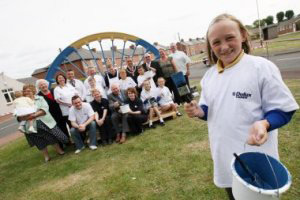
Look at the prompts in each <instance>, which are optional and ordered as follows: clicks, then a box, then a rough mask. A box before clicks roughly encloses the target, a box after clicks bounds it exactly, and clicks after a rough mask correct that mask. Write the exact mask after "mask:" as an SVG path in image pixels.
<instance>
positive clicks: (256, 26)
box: [253, 19, 265, 28]
mask: <svg viewBox="0 0 300 200" xmlns="http://www.w3.org/2000/svg"><path fill="white" fill-rule="evenodd" d="M264 25H265V20H260V26H264ZM253 26H254V28H258V27H259V21H258V19H257V20H255V21H254V22H253Z"/></svg>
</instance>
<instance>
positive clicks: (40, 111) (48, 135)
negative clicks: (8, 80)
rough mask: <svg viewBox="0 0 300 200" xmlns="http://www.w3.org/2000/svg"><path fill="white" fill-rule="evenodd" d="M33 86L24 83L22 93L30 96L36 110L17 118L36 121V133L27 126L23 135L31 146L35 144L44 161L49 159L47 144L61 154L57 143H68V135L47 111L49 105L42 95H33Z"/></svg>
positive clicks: (62, 152)
mask: <svg viewBox="0 0 300 200" xmlns="http://www.w3.org/2000/svg"><path fill="white" fill-rule="evenodd" d="M35 93H36V91H35V87H34V86H33V85H24V87H23V95H24V96H26V97H29V98H31V99H32V100H33V101H34V104H35V106H36V108H37V111H36V112H35V113H33V114H31V115H29V116H26V117H22V118H19V120H33V119H35V121H36V127H37V133H30V132H29V131H28V127H26V129H25V137H26V139H27V140H28V142H29V144H30V145H31V146H36V147H37V148H38V149H39V150H40V151H41V152H42V153H43V155H44V158H45V162H48V161H50V157H49V154H48V149H47V146H48V145H53V146H54V148H55V150H56V151H57V153H58V154H59V155H63V154H64V151H63V150H62V149H61V148H60V146H59V145H58V143H59V142H61V143H68V137H66V135H65V134H64V133H63V132H62V131H61V130H60V129H59V128H58V126H57V125H56V122H55V120H54V118H53V117H52V116H51V114H50V113H49V110H48V109H49V107H48V104H47V102H46V101H45V100H44V98H43V97H41V96H38V95H35Z"/></svg>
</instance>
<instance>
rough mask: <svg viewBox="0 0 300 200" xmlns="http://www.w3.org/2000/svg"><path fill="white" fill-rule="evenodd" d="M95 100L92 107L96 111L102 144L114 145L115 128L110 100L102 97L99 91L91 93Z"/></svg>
mask: <svg viewBox="0 0 300 200" xmlns="http://www.w3.org/2000/svg"><path fill="white" fill-rule="evenodd" d="M91 93H92V96H93V98H94V100H93V101H92V102H91V106H92V108H93V110H94V111H95V121H96V123H97V126H98V128H99V130H100V137H101V141H102V144H104V145H106V144H112V137H113V135H114V134H113V133H114V132H113V127H112V124H111V121H110V113H109V106H108V105H109V104H108V100H107V99H105V98H102V97H101V93H100V91H99V90H97V89H93V90H92V91H91Z"/></svg>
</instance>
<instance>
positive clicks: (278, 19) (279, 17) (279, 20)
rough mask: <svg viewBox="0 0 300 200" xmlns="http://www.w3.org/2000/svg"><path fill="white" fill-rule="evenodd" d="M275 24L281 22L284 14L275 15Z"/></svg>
mask: <svg viewBox="0 0 300 200" xmlns="http://www.w3.org/2000/svg"><path fill="white" fill-rule="evenodd" d="M276 18H277V22H282V21H283V18H284V12H282V11H281V12H279V13H277V14H276Z"/></svg>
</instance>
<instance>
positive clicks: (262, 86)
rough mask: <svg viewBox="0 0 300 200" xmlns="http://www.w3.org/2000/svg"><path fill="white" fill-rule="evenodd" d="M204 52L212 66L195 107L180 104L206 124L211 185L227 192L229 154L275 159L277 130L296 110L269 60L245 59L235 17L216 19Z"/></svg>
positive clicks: (244, 40) (245, 45)
mask: <svg viewBox="0 0 300 200" xmlns="http://www.w3.org/2000/svg"><path fill="white" fill-rule="evenodd" d="M206 38H207V52H211V53H209V60H210V62H211V63H214V65H213V66H212V67H211V68H210V69H209V70H208V71H207V72H206V73H205V75H204V77H203V78H202V80H201V87H202V91H201V97H200V101H199V104H198V105H197V102H195V101H192V102H191V103H189V104H185V111H186V112H187V114H188V116H189V117H199V118H202V119H204V120H207V123H208V130H209V141H210V147H211V154H212V158H213V163H214V183H215V185H216V186H217V187H220V188H225V189H226V191H227V193H228V196H229V198H230V199H234V197H233V194H232V190H231V187H232V173H231V160H232V159H233V153H237V154H239V153H243V152H244V151H245V149H244V145H245V144H246V143H248V144H249V145H251V146H247V150H248V151H258V152H263V153H266V154H268V155H270V156H272V157H274V158H276V159H279V155H278V136H277V135H278V128H280V127H282V126H283V125H285V124H287V123H288V122H289V121H290V120H291V118H292V116H293V114H294V112H295V111H296V110H297V109H299V106H298V104H297V102H296V101H295V99H294V97H293V95H292V94H291V92H290V90H289V89H288V87H287V86H286V85H285V84H284V82H283V80H282V78H281V75H280V71H279V69H278V68H277V67H276V65H274V64H273V63H272V62H270V61H269V60H267V59H265V58H262V57H258V56H252V55H248V54H247V53H249V52H250V43H249V34H248V32H247V30H246V28H245V27H244V26H243V24H242V23H241V22H240V21H239V20H238V19H236V18H235V17H233V16H231V15H228V14H222V15H219V16H217V17H216V18H215V19H214V20H213V21H212V23H211V25H210V27H209V28H208V31H207V37H206Z"/></svg>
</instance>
